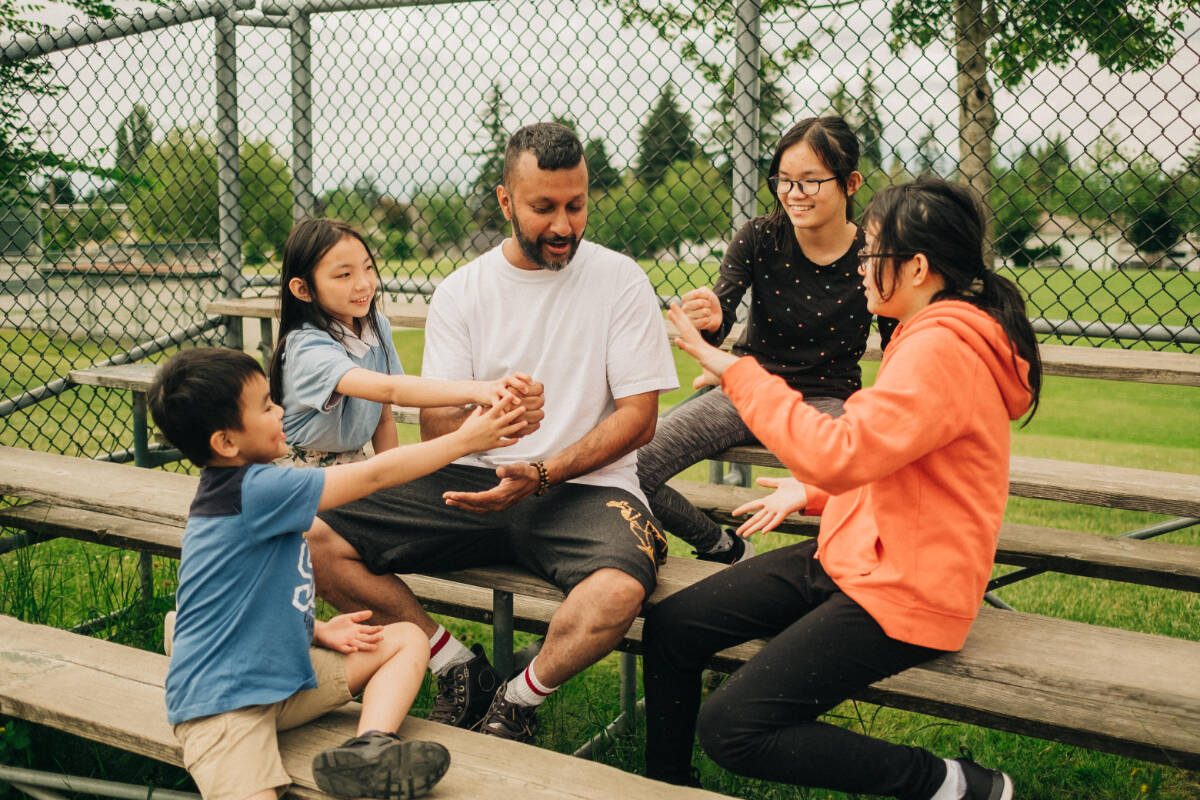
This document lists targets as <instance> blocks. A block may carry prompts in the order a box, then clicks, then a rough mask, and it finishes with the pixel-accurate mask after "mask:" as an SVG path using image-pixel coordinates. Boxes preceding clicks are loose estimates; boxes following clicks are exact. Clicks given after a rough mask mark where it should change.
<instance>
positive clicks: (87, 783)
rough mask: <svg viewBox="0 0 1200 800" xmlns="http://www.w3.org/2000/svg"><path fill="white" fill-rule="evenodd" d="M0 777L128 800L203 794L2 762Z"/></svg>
mask: <svg viewBox="0 0 1200 800" xmlns="http://www.w3.org/2000/svg"><path fill="white" fill-rule="evenodd" d="M0 780H3V781H8V782H9V783H24V784H28V785H30V786H44V787H47V788H51V789H64V790H66V791H68V792H79V793H83V794H98V795H100V796H101V797H118V798H125V800H147V799H148V798H154V800H200V795H198V794H193V793H191V792H177V791H175V790H173V789H155V788H149V787H146V786H135V785H133V784H129V783H117V782H116V781H106V780H101V779H100V778H81V777H77V776H74V775H59V774H58V773H54V772H40V771H38V770H33V769H24V768H22V767H9V766H6V765H3V764H0Z"/></svg>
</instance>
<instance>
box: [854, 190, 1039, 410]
mask: <svg viewBox="0 0 1200 800" xmlns="http://www.w3.org/2000/svg"><path fill="white" fill-rule="evenodd" d="M984 220H985V217H984V213H983V206H982V204H981V203H980V202H979V197H978V195H977V194H976V193H975V191H974V190H973V189H971V188H970V187H969V186H966V185H964V184H961V183H951V182H950V181H946V180H942V179H941V178H933V177H921V178H917V179H916V180H915V181H913V182H912V183H906V184H903V185H900V186H890V187H888V188H886V189H882V190H880V191H879V192H876V193H875V196H874V197H872V198H871V202H870V203H869V204H868V205H867V210H866V211H865V212H864V214H863V227H864V228H869V229H871V232H872V235H873V236H874V239H875V245H874V246H875V249H877V250H878V251H879V252H881V253H896V254H898V255H907V254H915V253H924V254H925V257H926V258H927V259H929V268H930V269H931V270H933V271H934V272H936V273H937V274H938V275H941V276H942V278H943V280H944V281H945V284H946V288H945V289H943V290H942V291H940V292H938V293H937V294H936V295H934V297H933V299H934V300H963V301H965V302H967V303H970V304H971V305H973V306H977V307H978V308H981V309H983V310H984V311H986V312H987V313H988V314H989V315H991V317H992V318H993V319H995V320H996V321H997V322H998V323H1000V327H1001V328H1003V329H1004V332H1005V333H1006V334H1007V335H1008V338H1009V341H1010V342H1011V343H1012V346H1013V367H1014V369H1015V368H1016V365H1017V362H1016V357H1017V356H1020V357H1021V358H1023V359H1025V361H1027V362H1028V363H1029V377H1028V383H1027V384H1026V386H1027V387H1028V389H1029V391H1030V394H1031V395H1032V396H1033V398H1032V402H1031V403H1030V405H1029V415H1028V416H1027V417H1026V419H1025V424H1028V423H1029V420H1031V419H1033V415H1034V413H1035V412H1036V411H1037V406H1038V397H1039V395H1040V394H1041V390H1042V359H1041V355H1040V354H1039V353H1038V345H1037V339H1036V337H1035V336H1034V334H1033V326H1032V325H1030V324H1029V317H1028V316H1027V315H1026V313H1025V298H1024V297H1022V296H1021V290H1020V289H1018V288H1017V285H1016V284H1015V283H1013V282H1012V281H1010V280H1009V279H1008V278H1005V277H1003V276H1001V275H997V274H996V273H995V272H993V271H992V270H990V269H988V267H987V265H986V264H984V261H983V235H984V231H985V229H986V223H985V222H984ZM903 260H904V259H903V258H900V257H897V258H881V259H879V262H880V263H879V264H878V265H877V267H878V268H877V269H876V271H875V273H874V280H875V288H876V289H878V290H879V293H880V295H881V296H883V297H884V298H885V299H886V298H888V297H890V296H891V294H892V292H894V291H895V286H896V273H897V271H898V270H899V265H900V263H902V262H903ZM885 277H886V280H884V278H885ZM885 286H886V287H887V288H886V289H885V288H884V287H885ZM1018 374H1019V371H1018Z"/></svg>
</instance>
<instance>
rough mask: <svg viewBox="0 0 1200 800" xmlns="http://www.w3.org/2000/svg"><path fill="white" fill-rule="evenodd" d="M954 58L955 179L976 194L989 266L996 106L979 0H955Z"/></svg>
mask: <svg viewBox="0 0 1200 800" xmlns="http://www.w3.org/2000/svg"><path fill="white" fill-rule="evenodd" d="M954 27H955V43H954V55H955V59H956V61H957V63H958V86H957V88H958V174H959V180H961V181H962V182H963V183H966V184H968V185H970V186H971V187H972V188H973V189H975V191H976V192H978V193H979V196H980V199H981V200H982V201H983V207H984V209H985V212H986V214H987V223H988V234H987V236H986V237H985V239H984V247H983V258H984V263H985V264H987V265H988V266H989V267H990V266H992V261H993V257H994V253H993V249H992V240H993V232H992V230H991V228H992V212H991V202H990V198H991V189H992V173H991V163H992V136H993V134H994V133H995V131H996V106H995V105H994V103H993V97H992V87H991V85H990V84H988V78H987V70H988V60H987V49H986V48H987V40H988V24H987V20H986V19H985V18H984V15H983V2H982V0H958V6H957V7H956V8H955V11H954Z"/></svg>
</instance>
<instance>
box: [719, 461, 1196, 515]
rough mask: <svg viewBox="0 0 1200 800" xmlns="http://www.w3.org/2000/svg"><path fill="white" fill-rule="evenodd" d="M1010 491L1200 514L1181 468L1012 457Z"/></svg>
mask: <svg viewBox="0 0 1200 800" xmlns="http://www.w3.org/2000/svg"><path fill="white" fill-rule="evenodd" d="M715 459H716V460H719V461H729V462H732V463H738V464H753V465H755V466H761V467H778V468H782V467H783V464H782V463H781V462H780V461H779V459H778V458H776V457H775V454H774V453H772V452H771V451H769V450H767V449H766V448H764V447H762V446H761V445H741V446H738V447H731V448H729V449H728V450H726V451H724V452H723V453H720V454H719V455H717V456H715ZM1009 493H1010V494H1013V495H1016V496H1017V497H1032V498H1037V499H1041V500H1061V501H1063V502H1067V503H1078V504H1080V505H1089V506H1103V507H1106V508H1123V509H1126V510H1129V511H1150V512H1153V513H1156V514H1170V515H1172V516H1177V517H1200V475H1188V474H1184V473H1178V472H1160V471H1157V470H1149V469H1133V468H1130V467H1112V466H1107V465H1104V464H1084V463H1080V462H1075V461H1058V460H1055V459H1050V458H1032V457H1029V456H1013V457H1012V459H1011V460H1010V462H1009Z"/></svg>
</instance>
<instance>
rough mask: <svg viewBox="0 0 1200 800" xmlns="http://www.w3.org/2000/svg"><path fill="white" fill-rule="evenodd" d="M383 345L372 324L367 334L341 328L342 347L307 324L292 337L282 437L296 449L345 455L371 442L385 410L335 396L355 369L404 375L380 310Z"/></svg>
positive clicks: (288, 345) (287, 353) (287, 345)
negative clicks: (383, 333)
mask: <svg viewBox="0 0 1200 800" xmlns="http://www.w3.org/2000/svg"><path fill="white" fill-rule="evenodd" d="M376 316H377V318H378V320H379V327H380V330H382V331H384V332H385V336H384V337H383V339H384V341H382V342H380V341H379V340H378V339H376V337H375V335H374V334H373V333H372V331H371V328H370V326H369V325H364V326H363V336H362V338H359V337H357V336H354V334H353V333H352V332H350V331H349V330H348V329H343V331H344V333H345V335H346V340H347V341H346V344H345V345H343V344H341V343H340V342H338V341H337V340H336V339H334V338H333V337H332V336H330V335H329V334H328V333H326V332H325V331H322V330H319V329H317V328H314V327H312V326H311V325H303V326H301V327H300V328H298V329H296V330H294V331H292V332H291V333H289V334H288V336H287V339H286V342H285V344H284V351H283V434H284V436H285V437H287V443H288V444H289V445H292V446H293V447H303V448H305V449H308V450H321V451H324V452H326V453H343V452H345V451H347V450H357V449H359V448H360V447H362V446H363V445H365V444H366V443H367V442H369V441H371V436H372V434H374V433H375V429H376V428H377V427H378V426H379V415H380V414H381V413H382V412H383V406H382V405H381V404H380V403H374V402H371V401H370V400H363V399H362V398H359V397H344V396H342V395H340V394H338V393H337V391H336V390H337V385H338V381H340V380H341V379H342V377H343V376H344V375H345V374H346V373H347V372H349V371H350V370H352V369H354V368H355V367H362V368H363V369H368V370H371V371H372V372H382V373H385V374H392V375H403V374H404V370H403V369H402V368H401V366H400V357H399V356H398V355H396V346H395V345H394V344H393V343H392V337H391V335H390V334H389V333H387V332H388V331H390V330H391V328H390V326H389V323H388V320H387V317H385V316H383V314H380V313H379V312H376Z"/></svg>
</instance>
